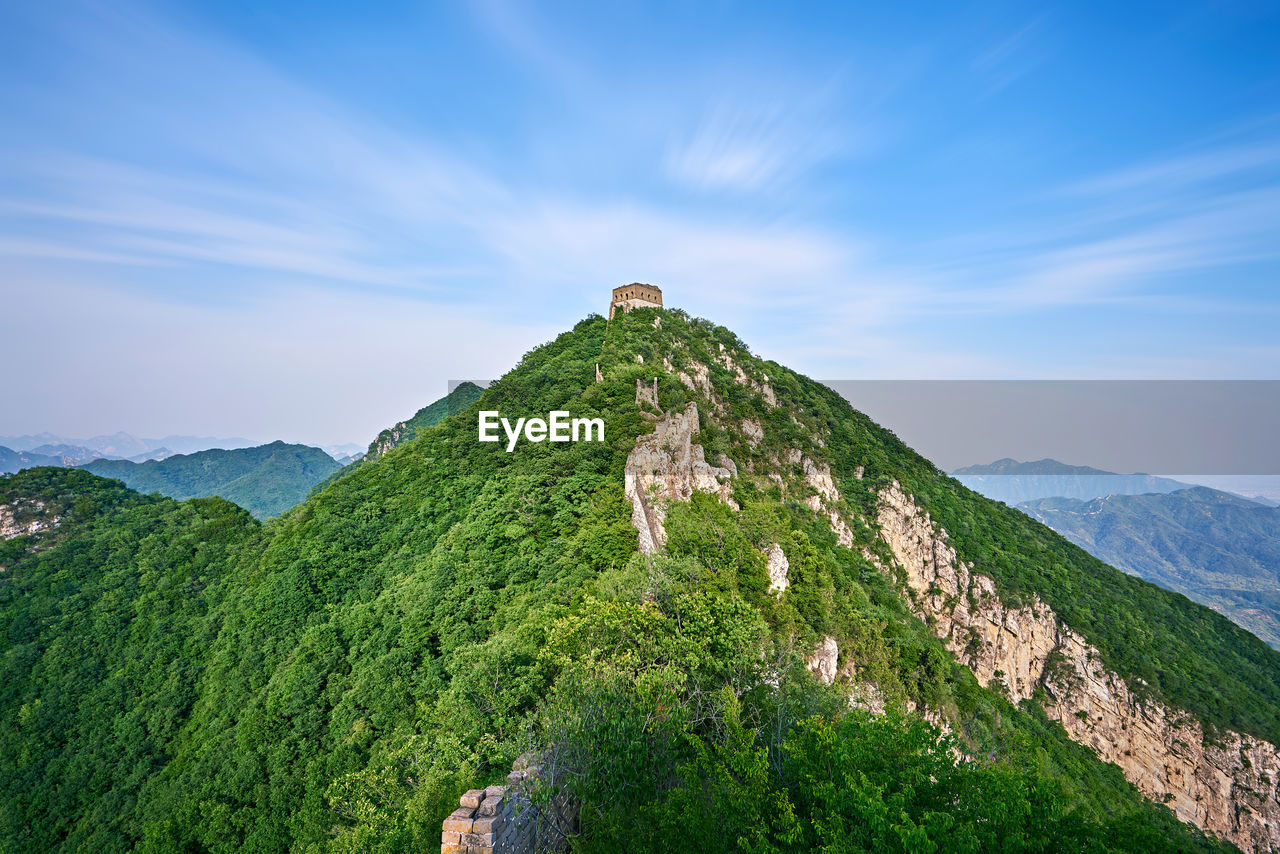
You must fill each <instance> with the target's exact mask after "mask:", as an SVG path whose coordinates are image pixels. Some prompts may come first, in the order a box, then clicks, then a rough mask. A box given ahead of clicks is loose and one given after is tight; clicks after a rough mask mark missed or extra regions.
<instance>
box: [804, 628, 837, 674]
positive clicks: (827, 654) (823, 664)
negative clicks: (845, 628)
mask: <svg viewBox="0 0 1280 854" xmlns="http://www.w3.org/2000/svg"><path fill="white" fill-rule="evenodd" d="M839 660H840V645H839V644H838V643H836V639H835V638H833V637H831V635H827V636H826V637H824V638H823V639H822V643H820V644H818V648H817V649H815V650H814V651H813V655H811V656H809V658H808V659H806V661H805V664H806V666H808V668H809V670H811V671H812V672H813V675H814V676H817V677H818V681H820V682H821V683H822V684H823V685H830V684H832V683H834V682H835V681H836V665H837V663H838V662H839Z"/></svg>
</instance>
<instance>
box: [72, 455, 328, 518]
mask: <svg viewBox="0 0 1280 854" xmlns="http://www.w3.org/2000/svg"><path fill="white" fill-rule="evenodd" d="M80 468H83V469H86V470H87V471H91V472H93V473H94V474H97V475H101V476H104V477H113V478H118V479H120V480H122V481H124V482H125V483H126V484H128V485H129V486H130V487H132V488H134V489H137V490H138V491H140V492H153V491H154V492H159V493H161V494H162V495H167V496H169V497H170V498H177V499H179V500H181V499H186V498H196V497H202V496H210V495H217V496H220V497H222V498H226V499H227V500H229V501H232V502H233V503H235V504H239V505H240V506H242V507H244V508H245V509H246V510H248V511H249V512H250V513H252V514H253V515H254V517H255V518H259V519H262V518H269V517H271V516H277V515H279V514H280V513H283V512H285V511H286V510H288V509H289V508H291V507H293V506H295V505H296V504H298V503H299V502H300V501H302V500H303V499H304V498H306V496H307V493H308V492H310V491H311V488H312V487H313V486H315V485H316V484H317V483H319V482H320V481H322V480H324V479H325V478H326V477H328V476H329V475H331V474H333V473H334V472H336V471H337V470H338V469H339V465H338V463H337V462H336V461H335V460H334V459H333V458H332V457H330V456H329V455H328V454H326V453H325V452H324V451H322V450H320V449H319V448H313V447H310V446H308V445H290V444H286V443H285V442H283V441H280V440H276V441H275V442H271V443H269V444H266V445H259V446H257V447H254V448H237V449H233V450H224V449H220V448H218V449H210V450H206V451H197V452H196V453H194V454H174V455H172V456H168V457H166V458H165V459H163V460H148V461H146V462H141V463H136V462H132V461H129V460H103V459H99V460H93V461H91V462H88V463H85V464H83V465H81V466H80Z"/></svg>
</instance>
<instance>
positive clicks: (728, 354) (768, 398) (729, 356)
mask: <svg viewBox="0 0 1280 854" xmlns="http://www.w3.org/2000/svg"><path fill="white" fill-rule="evenodd" d="M716 361H718V362H719V363H720V364H722V365H724V366H725V369H726V370H728V371H729V373H731V374H733V381H734V382H736V383H737V384H738V385H740V386H742V387H743V388H749V389H753V390H754V391H757V392H759V393H760V396H761V397H762V398H764V402H765V403H767V404H768V405H769V406H777V405H778V397H777V395H775V394H774V392H773V386H771V385H769V375H768V374H762V375H761V376H762V377H763V380H756V379H753V378H751V377H749V376H747V372H746V371H744V370H743V369H742V366H741V365H739V364H738V363H737V362H735V361H734V359H733V352H732V351H730V350H728V349H726V348H725V346H724V345H723V344H721V345H720V354H719V355H718V356H717V357H716Z"/></svg>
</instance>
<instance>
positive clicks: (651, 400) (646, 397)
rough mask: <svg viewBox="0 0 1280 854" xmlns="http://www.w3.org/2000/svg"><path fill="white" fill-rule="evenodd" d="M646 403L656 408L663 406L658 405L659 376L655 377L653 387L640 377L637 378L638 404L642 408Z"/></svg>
mask: <svg viewBox="0 0 1280 854" xmlns="http://www.w3.org/2000/svg"><path fill="white" fill-rule="evenodd" d="M646 403H647V404H648V405H649V406H651V407H653V408H654V409H660V408H661V407H659V406H658V378H657V377H654V378H653V386H652V387H650V386H647V385H645V384H644V383H643V382H642V381H641V380H640V379H639V378H638V377H637V378H636V406H639V407H640V408H641V409H643V408H644V405H645V404H646Z"/></svg>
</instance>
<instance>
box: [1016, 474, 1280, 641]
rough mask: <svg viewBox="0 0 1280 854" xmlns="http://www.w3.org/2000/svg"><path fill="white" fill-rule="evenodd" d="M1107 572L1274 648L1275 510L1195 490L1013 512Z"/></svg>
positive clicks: (1277, 608)
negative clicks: (1180, 600) (1219, 618)
mask: <svg viewBox="0 0 1280 854" xmlns="http://www.w3.org/2000/svg"><path fill="white" fill-rule="evenodd" d="M1018 509H1020V510H1022V511H1024V512H1026V513H1027V514H1029V515H1031V516H1033V517H1034V518H1036V519H1039V520H1040V521H1041V522H1043V523H1045V524H1046V525H1048V526H1049V527H1050V528H1053V529H1054V530H1055V531H1057V532H1058V533H1060V534H1062V535H1063V536H1064V537H1066V538H1067V539H1069V540H1071V541H1072V542H1073V543H1075V544H1076V545H1078V546H1080V547H1081V548H1083V549H1085V550H1086V551H1088V552H1090V553H1092V554H1093V555H1095V556H1097V557H1099V558H1101V559H1102V560H1104V561H1106V562H1107V563H1109V564H1111V565H1112V566H1115V567H1118V568H1120V569H1123V570H1125V571H1126V572H1129V573H1132V574H1133V575H1137V576H1139V577H1141V578H1145V579H1146V580H1147V581H1151V582H1154V583H1156V584H1159V585H1160V586H1162V587H1167V588H1169V589H1170V590H1176V591H1178V592H1179V593H1182V594H1184V595H1186V596H1187V597H1189V598H1191V599H1194V600H1195V601H1197V602H1199V603H1201V604H1203V605H1208V606H1209V607H1211V608H1213V609H1214V610H1217V611H1219V612H1221V613H1223V614H1225V615H1226V616H1228V617H1230V618H1231V619H1232V620H1234V621H1235V622H1236V623H1238V624H1239V625H1241V626H1243V627H1244V628H1246V629H1248V630H1249V631H1251V632H1253V633H1254V634H1255V635H1257V636H1258V637H1260V638H1262V639H1263V640H1264V641H1266V642H1267V643H1269V644H1271V646H1273V647H1276V648H1278V649H1280V508H1275V507H1268V506H1264V505H1262V504H1258V503H1257V502H1254V501H1250V500H1248V499H1245V498H1241V497H1239V496H1236V495H1232V494H1231V493H1228V492H1221V491H1219V490H1216V489H1209V488H1207V487H1203V486H1197V487H1192V488H1190V489H1180V490H1177V491H1175V492H1166V493H1162V494H1149V495H1110V496H1107V497H1105V498H1094V499H1091V500H1084V501H1082V500H1078V499H1072V498H1042V499H1039V500H1036V501H1028V502H1025V503H1023V504H1020V505H1018Z"/></svg>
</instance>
